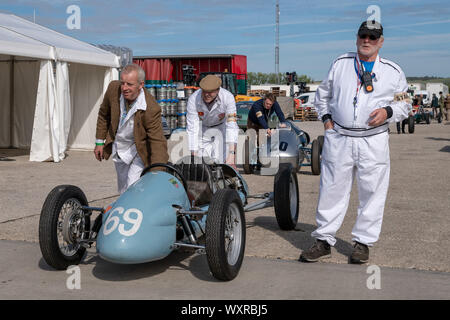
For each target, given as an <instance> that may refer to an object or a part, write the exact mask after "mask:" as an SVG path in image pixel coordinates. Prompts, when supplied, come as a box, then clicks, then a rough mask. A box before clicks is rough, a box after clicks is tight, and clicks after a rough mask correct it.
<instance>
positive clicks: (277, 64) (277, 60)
mask: <svg viewBox="0 0 450 320" xmlns="http://www.w3.org/2000/svg"><path fill="white" fill-rule="evenodd" d="M275 19H276V27H275V75H276V79H277V83H278V84H279V83H280V76H279V74H280V4H279V2H278V0H277V5H276V9H275Z"/></svg>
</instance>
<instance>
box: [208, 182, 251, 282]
mask: <svg viewBox="0 0 450 320" xmlns="http://www.w3.org/2000/svg"><path fill="white" fill-rule="evenodd" d="M245 231H246V229H245V215H244V208H243V206H242V201H241V198H240V197H239V194H238V193H237V192H236V190H231V189H221V190H219V191H217V192H216V193H215V194H214V196H213V198H212V200H211V203H210V206H209V209H208V216H207V219H206V240H205V245H206V257H207V260H208V265H209V269H210V271H211V273H212V275H213V276H214V277H215V278H216V279H219V280H223V281H230V280H233V279H234V278H235V277H236V276H237V275H238V273H239V270H240V268H241V265H242V261H243V259H244V250H245V236H246V233H245Z"/></svg>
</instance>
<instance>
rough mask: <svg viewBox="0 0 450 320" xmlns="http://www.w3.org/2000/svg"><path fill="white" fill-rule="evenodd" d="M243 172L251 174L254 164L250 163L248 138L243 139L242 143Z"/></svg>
mask: <svg viewBox="0 0 450 320" xmlns="http://www.w3.org/2000/svg"><path fill="white" fill-rule="evenodd" d="M243 167H244V173H245V174H253V173H254V171H255V170H254V166H253V165H251V164H250V142H249V139H248V138H247V139H245V144H244V164H243Z"/></svg>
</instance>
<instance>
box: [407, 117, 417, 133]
mask: <svg viewBox="0 0 450 320" xmlns="http://www.w3.org/2000/svg"><path fill="white" fill-rule="evenodd" d="M414 126H415V123H414V116H409V117H408V133H414Z"/></svg>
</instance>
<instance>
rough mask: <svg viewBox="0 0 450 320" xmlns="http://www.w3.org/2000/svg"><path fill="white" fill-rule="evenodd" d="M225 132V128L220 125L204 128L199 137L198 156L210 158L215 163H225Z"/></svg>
mask: <svg viewBox="0 0 450 320" xmlns="http://www.w3.org/2000/svg"><path fill="white" fill-rule="evenodd" d="M225 134H226V133H225V129H224V128H221V126H217V127H214V128H208V129H207V130H205V131H204V132H203V135H202V137H201V138H200V143H199V150H198V156H200V157H207V158H210V159H211V160H214V162H216V163H225V160H226V155H227V149H228V148H227V144H226V142H225Z"/></svg>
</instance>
